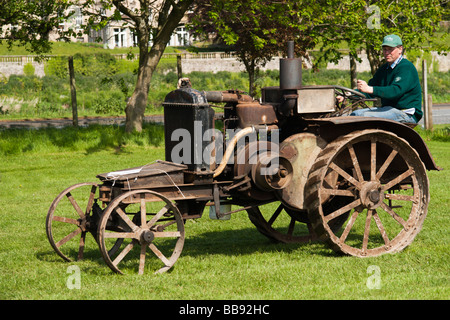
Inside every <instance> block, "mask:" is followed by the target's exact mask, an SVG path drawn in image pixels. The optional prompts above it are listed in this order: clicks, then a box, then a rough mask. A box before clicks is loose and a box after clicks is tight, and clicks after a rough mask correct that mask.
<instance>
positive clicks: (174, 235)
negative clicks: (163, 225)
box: [153, 231, 181, 238]
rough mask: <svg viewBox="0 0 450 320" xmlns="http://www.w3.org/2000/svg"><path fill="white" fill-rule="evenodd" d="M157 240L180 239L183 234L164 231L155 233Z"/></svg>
mask: <svg viewBox="0 0 450 320" xmlns="http://www.w3.org/2000/svg"><path fill="white" fill-rule="evenodd" d="M153 235H154V236H155V238H179V237H181V233H180V232H179V231H164V232H153Z"/></svg>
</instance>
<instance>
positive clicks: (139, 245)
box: [98, 190, 185, 274]
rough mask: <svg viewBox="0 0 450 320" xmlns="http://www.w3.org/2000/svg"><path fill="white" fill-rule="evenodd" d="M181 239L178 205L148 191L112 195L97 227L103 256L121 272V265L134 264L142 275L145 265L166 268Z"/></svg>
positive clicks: (177, 253) (179, 248) (172, 261)
mask: <svg viewBox="0 0 450 320" xmlns="http://www.w3.org/2000/svg"><path fill="white" fill-rule="evenodd" d="M184 238H185V234H184V222H183V219H182V217H181V214H180V211H179V210H178V208H177V206H176V205H175V204H174V203H172V202H171V201H170V200H168V199H167V198H165V197H164V196H162V195H161V194H159V193H156V192H153V191H150V190H134V191H129V192H126V193H124V194H122V195H120V196H119V197H117V198H115V199H114V200H113V201H112V202H111V203H110V204H109V205H108V207H107V208H106V209H105V212H104V214H103V217H102V220H101V221H100V225H99V228H98V239H99V245H100V251H101V253H102V256H103V259H104V260H105V262H106V264H107V265H108V266H109V267H110V268H111V270H113V271H114V272H117V273H121V274H122V273H123V271H122V270H123V269H124V268H131V269H134V268H136V267H137V268H138V273H139V274H143V273H144V270H146V269H147V267H146V264H149V265H152V268H153V269H156V272H155V273H162V272H165V271H167V270H169V269H170V268H171V267H172V266H173V265H174V264H175V262H176V261H177V259H178V257H179V256H180V254H181V251H182V250H183V245H184ZM147 252H150V255H148V254H147ZM116 253H117V254H116Z"/></svg>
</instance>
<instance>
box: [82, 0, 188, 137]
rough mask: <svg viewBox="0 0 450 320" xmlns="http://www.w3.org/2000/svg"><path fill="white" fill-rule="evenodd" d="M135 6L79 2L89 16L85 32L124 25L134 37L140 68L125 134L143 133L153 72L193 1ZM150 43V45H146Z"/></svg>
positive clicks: (109, 0) (143, 1) (144, 1)
mask: <svg viewBox="0 0 450 320" xmlns="http://www.w3.org/2000/svg"><path fill="white" fill-rule="evenodd" d="M136 2H138V3H139V5H138V6H131V5H130V4H129V3H130V2H128V1H120V0H100V1H99V0H87V1H78V5H79V6H80V7H82V12H83V14H84V15H88V16H89V19H88V24H87V26H86V27H85V30H86V32H89V30H90V29H95V30H100V29H102V28H103V27H105V26H106V25H107V24H108V23H109V22H111V21H115V22H116V23H119V22H120V21H122V22H123V25H122V26H123V27H129V28H131V29H132V30H133V32H134V33H135V35H136V37H137V43H138V47H139V67H138V71H137V81H136V87H135V89H134V92H133V94H132V95H131V97H130V99H129V100H128V102H127V106H126V109H125V113H126V123H125V130H126V132H132V131H142V123H143V119H144V112H145V108H146V107H147V101H148V91H149V89H150V82H151V79H152V75H153V72H154V71H155V69H156V66H157V65H158V63H159V60H160V59H161V56H162V54H163V53H164V50H165V49H166V46H167V43H168V42H169V40H170V36H171V35H172V33H173V31H174V30H175V28H176V27H177V26H178V24H179V22H180V21H181V19H182V18H183V16H184V14H185V12H186V10H187V9H188V8H189V6H190V5H191V4H192V3H193V0H178V1H176V0H138V1H136ZM150 41H152V45H151V46H150V45H149V43H150Z"/></svg>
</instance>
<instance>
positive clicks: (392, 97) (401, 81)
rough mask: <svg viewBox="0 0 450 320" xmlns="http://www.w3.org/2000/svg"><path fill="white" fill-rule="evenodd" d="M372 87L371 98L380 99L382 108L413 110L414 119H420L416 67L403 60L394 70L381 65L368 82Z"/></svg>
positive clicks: (419, 90)
mask: <svg viewBox="0 0 450 320" xmlns="http://www.w3.org/2000/svg"><path fill="white" fill-rule="evenodd" d="M368 84H369V86H372V87H373V94H371V96H375V97H379V98H381V104H382V106H391V107H394V108H397V109H410V108H415V109H416V111H415V113H414V118H415V119H416V121H419V120H420V119H421V118H422V115H423V112H422V89H421V87H420V81H419V75H418V73H417V70H416V67H414V65H413V64H412V63H411V62H410V61H408V60H406V58H403V59H402V60H401V61H400V62H399V63H398V64H397V65H396V66H395V67H394V69H392V68H391V66H390V64H389V63H385V64H383V65H382V66H381V67H380V68H379V69H378V70H377V72H376V73H375V75H374V76H373V78H372V79H370V80H369V82H368Z"/></svg>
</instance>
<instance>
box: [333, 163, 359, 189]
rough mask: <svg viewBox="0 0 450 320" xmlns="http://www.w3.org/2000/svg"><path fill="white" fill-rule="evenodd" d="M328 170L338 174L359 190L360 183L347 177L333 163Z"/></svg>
mask: <svg viewBox="0 0 450 320" xmlns="http://www.w3.org/2000/svg"><path fill="white" fill-rule="evenodd" d="M330 168H331V169H333V170H334V171H336V172H337V173H339V174H340V175H341V176H342V177H343V178H344V179H345V180H347V181H348V182H350V183H351V184H353V185H354V186H356V187H357V188H358V189H361V183H360V182H359V181H358V180H356V179H355V178H353V177H352V176H351V175H349V174H348V173H347V172H345V171H344V170H342V169H341V168H340V167H339V166H338V165H336V164H335V163H334V162H332V163H330Z"/></svg>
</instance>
